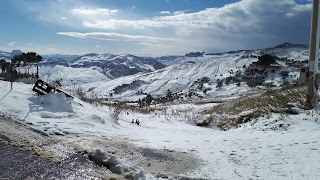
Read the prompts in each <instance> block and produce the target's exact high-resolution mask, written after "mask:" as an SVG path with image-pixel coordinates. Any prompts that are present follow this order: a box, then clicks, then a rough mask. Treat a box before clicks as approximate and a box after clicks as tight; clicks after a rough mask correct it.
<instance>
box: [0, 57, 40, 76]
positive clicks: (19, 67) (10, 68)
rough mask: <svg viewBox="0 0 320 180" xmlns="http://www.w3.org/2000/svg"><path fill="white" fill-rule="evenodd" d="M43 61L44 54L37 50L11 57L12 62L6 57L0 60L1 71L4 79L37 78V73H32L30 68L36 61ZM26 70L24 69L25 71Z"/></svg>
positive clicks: (0, 74)
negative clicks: (36, 51) (41, 54)
mask: <svg viewBox="0 0 320 180" xmlns="http://www.w3.org/2000/svg"><path fill="white" fill-rule="evenodd" d="M40 61H42V56H40V55H39V54H37V53H35V52H28V53H22V54H20V55H16V56H14V57H13V58H11V62H7V61H6V60H4V59H1V60H0V67H1V73H0V77H1V78H2V79H3V80H11V81H15V80H16V79H18V78H30V77H32V78H36V77H37V74H35V73H30V69H31V68H32V66H33V65H34V64H35V63H38V62H40ZM23 70H24V71H23Z"/></svg>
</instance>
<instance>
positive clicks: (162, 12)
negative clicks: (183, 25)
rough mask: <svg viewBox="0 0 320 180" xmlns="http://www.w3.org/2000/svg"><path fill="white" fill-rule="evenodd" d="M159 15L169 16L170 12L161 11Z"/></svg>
mask: <svg viewBox="0 0 320 180" xmlns="http://www.w3.org/2000/svg"><path fill="white" fill-rule="evenodd" d="M159 14H171V12H170V11H161V12H160V13H159Z"/></svg>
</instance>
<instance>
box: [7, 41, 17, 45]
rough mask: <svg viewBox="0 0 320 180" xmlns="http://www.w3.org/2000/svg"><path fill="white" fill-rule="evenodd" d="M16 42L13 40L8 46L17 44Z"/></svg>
mask: <svg viewBox="0 0 320 180" xmlns="http://www.w3.org/2000/svg"><path fill="white" fill-rule="evenodd" d="M16 44H17V42H14V41H12V42H9V43H8V46H15V45H16Z"/></svg>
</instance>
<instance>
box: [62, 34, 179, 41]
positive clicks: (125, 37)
mask: <svg viewBox="0 0 320 180" xmlns="http://www.w3.org/2000/svg"><path fill="white" fill-rule="evenodd" d="M57 34H58V35H64V36H70V37H76V38H90V39H99V40H109V41H132V42H148V43H160V42H167V43H170V42H171V43H173V42H175V41H176V40H174V39H170V38H162V37H154V36H143V35H127V34H118V33H104V32H91V33H80V32H58V33H57Z"/></svg>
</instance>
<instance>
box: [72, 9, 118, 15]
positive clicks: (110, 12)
mask: <svg viewBox="0 0 320 180" xmlns="http://www.w3.org/2000/svg"><path fill="white" fill-rule="evenodd" d="M118 12H119V11H118V10H116V9H106V8H96V9H89V8H84V7H81V8H75V9H72V10H71V13H72V14H75V15H86V16H87V15H114V14H117V13H118Z"/></svg>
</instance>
